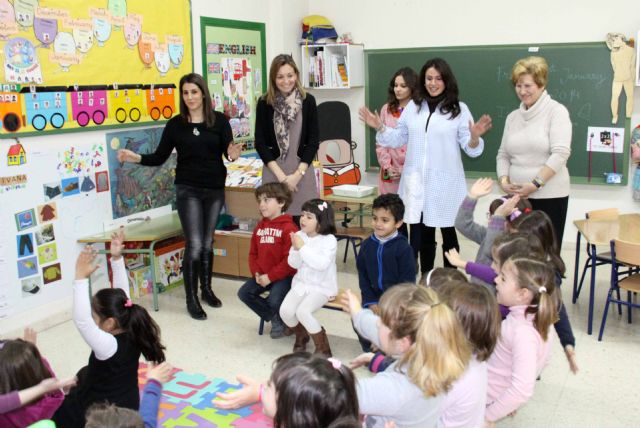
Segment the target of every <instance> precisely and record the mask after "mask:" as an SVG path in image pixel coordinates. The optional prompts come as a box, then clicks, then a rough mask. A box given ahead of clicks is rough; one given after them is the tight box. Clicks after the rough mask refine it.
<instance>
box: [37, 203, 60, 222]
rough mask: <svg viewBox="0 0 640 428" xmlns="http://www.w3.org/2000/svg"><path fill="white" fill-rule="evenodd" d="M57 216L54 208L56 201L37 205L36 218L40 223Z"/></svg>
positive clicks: (54, 218)
mask: <svg viewBox="0 0 640 428" xmlns="http://www.w3.org/2000/svg"><path fill="white" fill-rule="evenodd" d="M57 218H58V210H57V209H56V203H55V202H52V203H50V204H44V205H39V206H38V220H39V221H40V223H46V222H48V221H53V220H56V219H57Z"/></svg>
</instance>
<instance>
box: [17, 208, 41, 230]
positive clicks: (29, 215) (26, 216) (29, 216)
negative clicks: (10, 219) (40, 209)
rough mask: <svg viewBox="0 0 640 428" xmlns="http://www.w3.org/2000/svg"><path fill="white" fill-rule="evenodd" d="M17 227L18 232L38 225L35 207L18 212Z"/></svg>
mask: <svg viewBox="0 0 640 428" xmlns="http://www.w3.org/2000/svg"><path fill="white" fill-rule="evenodd" d="M15 217H16V227H17V228H18V232H19V231H21V230H25V229H28V228H30V227H33V226H35V225H36V212H35V210H34V209H33V208H30V209H28V210H25V211H20V212H19V213H16V215H15Z"/></svg>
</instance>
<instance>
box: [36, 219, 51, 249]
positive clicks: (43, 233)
mask: <svg viewBox="0 0 640 428" xmlns="http://www.w3.org/2000/svg"><path fill="white" fill-rule="evenodd" d="M55 239H56V235H55V233H54V231H53V224H51V223H49V224H45V225H44V226H42V227H41V228H40V229H38V230H37V231H36V242H37V243H38V246H40V245H44V244H46V243H47V242H52V241H55Z"/></svg>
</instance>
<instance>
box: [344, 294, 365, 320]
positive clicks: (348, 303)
mask: <svg viewBox="0 0 640 428" xmlns="http://www.w3.org/2000/svg"><path fill="white" fill-rule="evenodd" d="M338 303H339V304H340V306H342V310H343V311H345V312H347V313H349V314H350V315H351V316H352V317H354V316H356V314H357V313H358V312H360V311H361V310H362V300H361V299H360V297H359V296H357V295H356V294H355V293H354V292H353V291H351V290H346V291H345V292H344V294H343V295H342V296H340V301H339V302H338Z"/></svg>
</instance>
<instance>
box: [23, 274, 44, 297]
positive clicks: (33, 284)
mask: <svg viewBox="0 0 640 428" xmlns="http://www.w3.org/2000/svg"><path fill="white" fill-rule="evenodd" d="M21 286H22V291H23V292H24V294H25V295H30V294H36V293H37V292H38V291H40V288H41V287H42V280H41V279H40V275H38V276H32V277H30V278H25V279H23V280H22V281H21Z"/></svg>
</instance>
